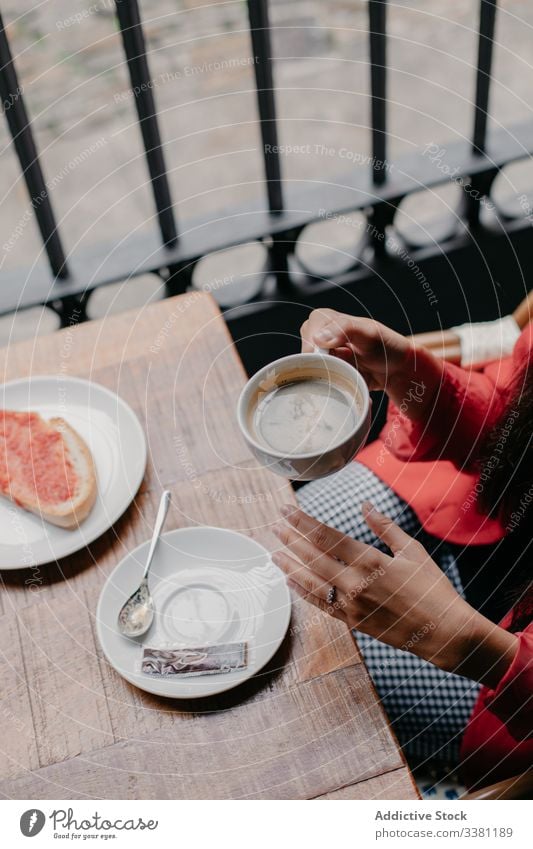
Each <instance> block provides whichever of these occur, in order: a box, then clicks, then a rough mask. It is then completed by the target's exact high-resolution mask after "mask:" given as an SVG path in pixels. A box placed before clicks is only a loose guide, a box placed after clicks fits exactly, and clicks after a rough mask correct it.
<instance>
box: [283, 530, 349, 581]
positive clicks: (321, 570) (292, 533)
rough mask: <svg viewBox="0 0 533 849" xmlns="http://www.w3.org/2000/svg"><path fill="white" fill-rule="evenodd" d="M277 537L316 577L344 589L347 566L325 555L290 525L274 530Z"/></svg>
mask: <svg viewBox="0 0 533 849" xmlns="http://www.w3.org/2000/svg"><path fill="white" fill-rule="evenodd" d="M272 530H273V532H274V533H275V535H276V536H277V537H278V539H279V540H280V541H281V542H282V543H283V545H284V546H286V548H287V549H288V552H289V553H290V554H294V555H295V557H297V558H298V560H299V561H300V562H301V563H303V565H304V566H307V567H308V568H309V569H310V570H311V571H312V572H314V573H315V574H316V575H319V576H320V577H321V578H322V579H323V580H324V581H328V582H329V583H330V584H336V585H338V586H339V587H342V588H344V586H343V585H344V583H345V576H344V575H343V572H345V571H346V564H345V563H344V562H342V561H340V560H336V559H335V558H334V557H330V556H329V554H324V552H322V551H321V550H320V549H319V548H317V546H316V545H315V544H314V543H312V542H310V541H309V540H308V539H307V537H305V536H302V534H299V533H298V531H296V530H294V528H292V527H291V526H290V525H285V524H280V525H275V526H274V527H273V528H272Z"/></svg>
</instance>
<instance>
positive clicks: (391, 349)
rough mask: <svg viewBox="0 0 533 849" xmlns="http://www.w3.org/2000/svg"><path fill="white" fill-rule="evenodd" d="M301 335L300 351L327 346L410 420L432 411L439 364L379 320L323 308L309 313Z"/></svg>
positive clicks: (371, 388)
mask: <svg viewBox="0 0 533 849" xmlns="http://www.w3.org/2000/svg"><path fill="white" fill-rule="evenodd" d="M300 333H301V336H302V351H304V352H310V351H312V350H313V349H314V347H315V346H318V347H320V348H328V349H329V350H330V352H331V353H332V354H334V355H335V356H337V357H341V358H342V359H344V360H347V361H348V362H350V363H352V364H353V365H354V366H356V368H357V369H358V370H359V371H360V372H361V374H362V375H363V377H364V378H365V380H366V382H367V385H368V388H369V389H370V390H374V389H383V390H385V392H387V394H388V395H389V396H390V398H391V399H392V401H393V402H394V403H395V404H396V406H398V407H401V409H402V411H403V412H405V413H406V415H408V416H409V417H410V418H412V419H423V418H424V417H425V416H426V415H427V412H428V411H429V410H430V409H431V405H432V403H433V399H434V397H435V393H436V392H437V390H438V387H439V385H440V381H441V378H442V363H441V362H439V360H437V358H436V357H434V356H433V355H432V354H431V353H429V352H428V351H424V350H418V349H417V348H416V345H415V344H414V342H413V340H412V339H407V338H406V337H405V336H402V335H401V333H396V331H394V330H391V329H390V328H389V327H386V326H385V325H384V324H380V323H379V322H378V321H373V320H372V319H369V318H359V317H357V316H351V315H345V314H344V313H340V312H335V310H328V309H321V310H314V311H313V312H312V313H311V314H310V315H309V318H308V319H307V321H305V322H304V323H303V325H302V327H301V329H300Z"/></svg>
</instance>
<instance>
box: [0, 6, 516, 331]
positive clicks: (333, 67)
mask: <svg viewBox="0 0 533 849" xmlns="http://www.w3.org/2000/svg"><path fill="white" fill-rule="evenodd" d="M366 6H367V4H366V2H363V1H362V0H321V2H320V1H319V0H316V2H315V1H314V0H272V2H271V18H272V24H273V27H274V30H273V40H274V50H275V56H276V65H275V76H276V82H277V86H278V96H277V103H278V112H279V116H280V141H281V143H282V144H284V145H287V146H289V147H291V146H292V147H294V146H301V145H307V146H308V147H307V148H306V151H307V152H305V153H302V152H299V153H298V152H293V153H290V154H287V155H285V156H284V157H283V170H284V176H285V178H286V179H287V180H288V181H304V182H305V181H312V180H314V179H316V177H317V175H319V176H320V177H321V178H322V179H323V178H324V177H327V176H331V177H335V176H336V175H338V174H339V173H342V172H343V171H346V169H347V167H349V166H350V160H349V158H348V156H349V152H353V154H354V158H355V160H356V161H355V162H354V163H353V167H365V166H364V165H358V164H357V161H359V162H361V160H363V159H364V157H365V156H366V155H368V152H369V132H368V129H367V127H368V112H369V102H368V63H367V33H366V27H367V17H366ZM501 6H502V8H501V10H500V14H499V20H498V31H497V38H498V48H497V50H496V58H495V82H494V86H493V99H492V116H493V117H492V121H493V123H494V124H503V125H507V124H508V123H509V122H512V121H519V120H525V119H527V118H528V117H530V112H531V98H532V95H531V92H532V91H533V69H532V65H531V61H530V57H531V56H532V54H531V43H532V39H533V4H532V3H528V2H527V0H504V2H503V3H502V4H501ZM200 7H201V8H200ZM141 8H142V10H143V15H144V20H145V30H146V34H147V38H148V42H149V46H150V48H151V57H150V58H151V70H152V76H153V80H154V90H155V96H156V99H157V103H158V106H159V109H160V113H161V129H162V134H163V137H164V139H165V144H166V156H167V163H168V167H169V171H170V181H171V186H172V192H173V196H174V199H175V202H176V208H177V214H178V217H179V219H180V222H181V223H180V226H181V227H182V229H183V227H184V226H186V222H187V220H188V219H190V218H192V217H196V216H198V215H202V214H204V213H206V212H210V213H211V212H212V211H213V209H219V208H221V209H222V208H224V207H228V206H231V205H232V204H234V203H236V202H239V203H242V202H247V201H251V200H253V199H256V198H258V197H260V195H261V193H262V192H263V183H262V163H261V151H260V141H259V133H258V127H257V122H256V109H255V98H254V84H253V57H252V56H251V48H250V43H249V36H248V32H247V18H246V5H245V3H243V2H234V0H229V2H213V3H211V4H209V5H206V4H205V3H204V0H150V2H147V0H145V2H142V3H141ZM477 8H478V3H477V2H475V1H474V0H469V2H465V0H410V2H396V3H390V15H389V31H390V56H389V59H390V66H391V74H390V100H391V107H390V132H391V150H390V155H391V157H394V156H396V155H398V154H399V153H401V152H404V151H410V150H416V149H421V148H423V147H424V146H425V145H426V144H428V143H429V142H431V141H435V140H438V141H439V142H441V143H444V144H446V143H447V142H449V141H450V140H452V139H456V138H462V137H465V136H468V135H469V133H470V131H471V122H472V119H471V100H472V96H473V91H474V68H473V67H472V62H473V61H474V59H475V49H476V36H475V26H476V17H477ZM2 12H3V15H4V19H5V20H6V22H7V23H8V32H9V36H10V40H11V44H12V49H13V53H14V54H15V56H16V62H17V67H18V69H19V75H20V82H21V84H22V86H23V89H24V96H25V99H26V103H27V107H28V109H29V112H30V114H31V116H32V118H33V122H34V127H35V131H36V136H37V140H38V143H39V148H40V150H41V152H42V162H43V166H44V170H45V173H46V178H47V180H48V181H49V182H50V184H51V186H52V188H51V195H52V199H53V203H54V207H55V210H56V214H57V217H58V219H59V220H60V221H61V232H62V234H63V238H64V242H65V244H66V246H67V249H68V250H73V249H78V248H79V247H87V246H90V245H91V244H92V243H94V242H97V241H101V240H103V241H110V240H118V239H120V238H121V237H122V236H124V235H125V234H126V233H128V232H132V231H136V230H139V231H143V230H146V229H147V228H150V227H153V206H152V201H151V197H150V193H149V191H148V187H147V183H146V178H147V175H146V168H145V164H144V161H143V157H142V149H141V144H140V138H139V131H138V127H137V125H136V122H135V119H134V108H133V102H132V97H131V94H130V92H129V90H128V81H127V74H126V69H125V66H124V62H123V56H122V50H121V43H120V37H119V34H118V32H117V28H116V24H115V19H114V15H113V12H112V3H111V0H44V2H40V3H36V2H35V0H5V2H4V3H3V4H2ZM322 145H323V146H325V147H327V148H328V149H329V152H328V153H324V152H323V150H322V147H321V146H322ZM0 149H1V150H2V167H1V169H0V197H1V198H2V203H1V204H0V232H1V234H2V237H1V241H0V263H1V266H0V267H2V268H4V269H7V268H15V267H28V265H31V263H33V262H34V261H40V259H39V255H40V251H41V246H40V242H39V238H38V235H37V230H36V226H35V222H34V221H33V219H32V216H31V207H30V205H29V200H28V196H27V193H26V189H25V186H24V184H23V183H22V181H21V179H20V175H19V171H18V166H17V161H16V159H15V156H14V154H13V152H12V149H11V145H10V142H9V137H8V135H7V133H6V128H5V122H0ZM309 151H310V152H309ZM346 151H348V153H346ZM529 170H530V168H529V163H528V164H527V167H525V170H524V167H522V168H521V169H520V172H519V178H518V177H517V178H515V184H516V185H517V186H520V190H521V186H522V184H523V181H524V180H525V179H526V178H528V179H529V174H528V172H529ZM532 173H533V172H532ZM510 177H511V178H512V177H513V175H512V173H511V172H510ZM518 179H519V180H520V183H519V182H518ZM529 182H531V184H533V179H531V180H530V181H529ZM502 191H504V192H506V193H507V194H509V193H511V194H512V193H513V192H515V189H514V188H513V186H512V185H507V187H505V186H503V187H502ZM447 202H449V192H448V194H446V193H445V194H444V195H443V196H442V197H440V196H437V197H436V198H434V199H433V201H432V202H431V203H429V204H428V202H426V203H425V204H424V205H422V204H421V203H417V202H416V201H415V205H414V207H415V209H416V207H417V206H418V208H420V209H425V210H426V211H427V213H428V214H434V212H435V208H436V209H438V208H439V206H440V207H441V208H442V205H443V204H445V203H447ZM431 207H433V208H431ZM6 246H7V247H6ZM156 290H157V285H156V286H155V288H154V281H153V279H152V280H150V279H149V280H145V281H144V282H142V283H141V284H140V285H137V286H136V287H133V286H131V285H130V284H128V287H127V288H126V287H123V290H122V291H121V292H120V293H119V296H118V297H117V296H116V292H114V293H109V295H104V294H103V293H102V295H101V296H100V297H99V303H98V304H96V303H95V304H94V305H93V308H94V310H95V312H98V313H102V312H105V311H106V310H109V309H111V308H112V309H123V308H124V307H125V306H127V305H129V304H130V303H135V302H137V301H138V300H140V301H141V302H142V301H143V300H145V299H146V297H148V296H150V297H153V296H155V295H156V294H157V293H156ZM111 298H113V299H114V300H113V303H111V300H110V299H111ZM49 318H50V317H49V316H47V317H46V321H44V320H43V321H41V315H40V312H38V314H36V316H35V321H33V323H32V319H31V317H28V316H26V317H25V318H24V321H23V323H22V324H19V325H18V326H17V331H16V332H17V333H21V334H23V335H27V334H28V333H34V332H37V328H38V326H39V323H41V329H49V328H50V326H52V325H50V322H49ZM11 327H12V322H11V321H9V322H7V324H6V321H5V320H3V322H2V324H1V326H0V341H1V339H2V338H3V339H4V340H5V339H6V334H8V335H9V333H10V332H11ZM2 334H3V336H2Z"/></svg>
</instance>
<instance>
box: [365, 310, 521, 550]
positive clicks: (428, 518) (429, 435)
mask: <svg viewBox="0 0 533 849" xmlns="http://www.w3.org/2000/svg"><path fill="white" fill-rule="evenodd" d="M422 356H423V354H422ZM531 357H533V324H529V325H528V326H527V327H526V329H525V330H523V331H522V334H521V336H520V338H519V339H518V341H517V343H516V345H515V349H514V351H513V354H512V356H511V357H506V358H505V359H503V360H500V361H498V362H496V363H491V364H490V365H488V366H486V368H485V369H484V370H483V371H482V372H475V371H470V370H467V369H463V368H460V367H459V366H454V365H451V364H450V363H446V364H445V365H444V366H443V376H442V384H441V388H440V391H439V393H438V396H437V399H436V401H435V403H434V406H433V410H432V414H431V420H430V422H429V424H426V425H422V424H421V423H419V422H417V423H413V422H411V421H410V419H408V418H406V416H404V415H402V413H401V410H400V409H398V408H397V407H396V406H395V405H394V404H389V411H388V415H387V422H386V424H385V427H384V428H383V430H382V431H381V433H380V435H379V437H378V439H377V440H376V441H375V442H371V443H370V444H369V445H367V446H366V448H364V449H363V450H362V451H361V452H360V454H358V456H357V460H358V461H359V462H361V463H363V465H365V466H367V467H368V468H369V469H371V470H372V471H373V472H375V474H376V475H377V476H378V477H379V478H381V480H382V481H384V483H386V484H388V485H389V486H390V487H391V489H393V490H394V491H395V492H396V493H397V494H398V495H399V496H400V497H401V498H403V500H404V501H407V503H408V504H410V506H411V507H412V508H413V510H414V511H415V513H416V515H417V516H418V518H419V519H420V522H421V523H422V525H423V527H424V528H425V529H426V531H428V533H430V534H433V535H434V536H436V537H438V538H439V539H447V540H449V541H450V542H453V543H457V544H459V545H472V544H477V545H482V544H487V543H493V542H497V541H498V540H500V539H502V537H503V536H505V530H504V528H503V527H502V525H501V524H500V522H499V521H497V520H496V519H489V518H487V517H486V516H483V515H482V514H481V513H479V512H478V510H477V509H476V487H477V486H478V485H479V480H478V475H477V473H476V470H475V469H474V468H473V462H474V460H475V458H476V451H477V448H478V445H479V443H480V440H481V439H482V438H483V436H484V435H485V434H486V433H487V432H488V430H489V428H490V427H491V426H492V425H493V424H494V423H495V421H496V419H497V418H498V416H499V415H500V413H501V412H502V410H503V408H504V406H505V403H506V401H507V397H508V389H509V384H510V381H511V378H512V377H514V375H515V374H516V373H517V371H519V370H520V369H521V368H522V367H523V365H524V362H525V361H526V360H527V359H529V358H531ZM417 386H420V385H418V384H417ZM417 386H413V393H414V396H416V393H417V391H418V392H420V391H423V390H422V389H417ZM400 406H401V405H400ZM512 421H513V413H512V411H511V412H510V417H509V424H508V426H510V427H512ZM504 426H507V423H506V425H504Z"/></svg>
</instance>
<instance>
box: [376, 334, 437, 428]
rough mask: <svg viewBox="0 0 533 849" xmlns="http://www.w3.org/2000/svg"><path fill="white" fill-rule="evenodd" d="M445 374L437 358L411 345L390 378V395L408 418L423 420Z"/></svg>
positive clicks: (388, 391)
mask: <svg viewBox="0 0 533 849" xmlns="http://www.w3.org/2000/svg"><path fill="white" fill-rule="evenodd" d="M442 371H443V364H442V362H441V361H440V360H439V359H437V357H435V356H434V355H433V354H431V353H430V352H429V351H426V350H425V349H420V348H417V347H416V344H415V343H413V342H409V344H408V345H407V347H406V349H405V354H404V357H403V360H402V362H401V363H399V364H398V365H397V366H396V368H395V370H394V372H393V374H391V375H390V376H389V378H388V379H387V385H386V392H387V395H388V396H389V398H390V399H391V401H392V402H393V403H394V404H395V405H396V407H398V409H400V410H401V411H402V413H404V414H405V415H406V416H407V417H408V418H410V419H412V420H413V421H420V420H424V419H425V418H427V417H428V415H429V413H430V411H431V408H432V406H433V403H434V399H435V396H436V394H437V392H438V390H439V387H440V384H441V382H442Z"/></svg>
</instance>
